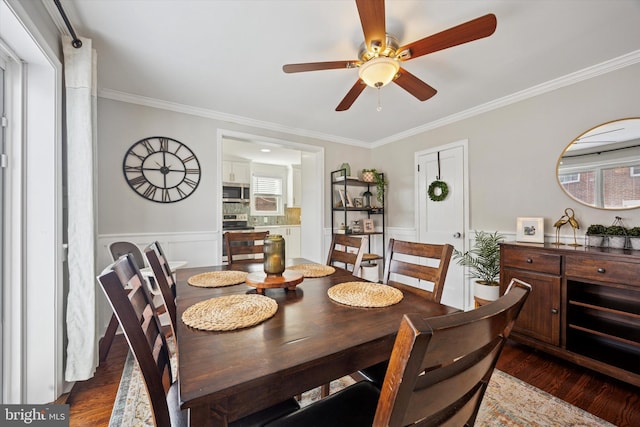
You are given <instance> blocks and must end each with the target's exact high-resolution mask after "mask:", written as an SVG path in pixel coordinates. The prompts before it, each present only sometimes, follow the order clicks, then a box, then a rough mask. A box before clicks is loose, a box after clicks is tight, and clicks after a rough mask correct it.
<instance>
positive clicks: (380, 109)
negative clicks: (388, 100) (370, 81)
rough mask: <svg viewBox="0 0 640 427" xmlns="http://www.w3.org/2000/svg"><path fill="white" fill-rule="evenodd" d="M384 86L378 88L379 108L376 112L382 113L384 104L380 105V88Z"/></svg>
mask: <svg viewBox="0 0 640 427" xmlns="http://www.w3.org/2000/svg"><path fill="white" fill-rule="evenodd" d="M381 87H382V86H378V107H376V111H378V112H380V111H382V104H381V103H380V88H381Z"/></svg>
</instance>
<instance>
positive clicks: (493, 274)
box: [453, 230, 504, 301]
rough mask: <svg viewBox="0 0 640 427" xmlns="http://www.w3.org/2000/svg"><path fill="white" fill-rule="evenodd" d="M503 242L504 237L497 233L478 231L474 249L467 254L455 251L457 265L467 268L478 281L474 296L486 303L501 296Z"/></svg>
mask: <svg viewBox="0 0 640 427" xmlns="http://www.w3.org/2000/svg"><path fill="white" fill-rule="evenodd" d="M502 241H504V236H503V235H501V234H499V233H498V232H497V231H496V232H494V233H487V232H485V231H477V230H476V232H475V241H474V244H473V248H471V249H470V250H468V251H466V252H461V251H459V250H457V249H454V251H453V259H455V260H457V264H458V265H461V266H463V267H467V268H468V275H469V277H470V278H472V279H477V280H476V281H475V289H474V295H475V296H477V297H479V298H481V299H483V300H486V301H493V300H496V299H498V296H499V295H500V286H499V285H500V283H498V276H499V275H500V243H501V242H502ZM487 288H491V289H487ZM485 292H486V293H485ZM492 298H493V299H492Z"/></svg>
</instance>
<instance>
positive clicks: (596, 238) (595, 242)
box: [585, 224, 607, 247]
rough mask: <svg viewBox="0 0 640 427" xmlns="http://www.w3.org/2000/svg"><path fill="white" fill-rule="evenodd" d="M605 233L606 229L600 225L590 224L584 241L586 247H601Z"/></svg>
mask: <svg viewBox="0 0 640 427" xmlns="http://www.w3.org/2000/svg"><path fill="white" fill-rule="evenodd" d="M606 233H607V227H605V226H604V225H602V224H591V225H590V226H589V227H588V228H587V232H586V234H585V240H586V245H587V246H596V247H599V246H602V244H603V241H604V236H605V234H606Z"/></svg>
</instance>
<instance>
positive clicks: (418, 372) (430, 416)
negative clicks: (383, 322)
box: [374, 279, 531, 426]
mask: <svg viewBox="0 0 640 427" xmlns="http://www.w3.org/2000/svg"><path fill="white" fill-rule="evenodd" d="M530 289H531V287H530V286H529V285H527V284H525V283H523V282H520V281H518V280H516V279H514V280H513V281H512V285H511V286H510V288H509V291H508V292H507V293H506V294H505V295H504V296H502V297H501V298H499V299H498V300H497V301H494V302H492V303H490V304H487V305H485V306H482V307H480V308H479V309H476V310H472V311H468V312H460V313H453V314H449V315H446V316H439V317H432V318H424V317H423V316H421V315H419V314H405V315H404V317H403V319H402V323H401V325H400V328H399V330H398V334H397V336H396V342H395V344H394V347H393V351H392V353H391V359H390V361H389V367H388V369H387V373H386V376H385V379H384V383H383V386H382V389H381V394H380V399H379V401H378V407H377V410H376V416H375V421H374V425H376V426H383V425H385V426H386V425H388V426H405V425H413V424H414V423H416V425H420V426H423V425H424V426H441V425H457V426H459V425H469V426H472V425H473V424H474V422H475V418H476V416H477V412H478V409H479V406H480V402H481V401H482V397H483V396H484V392H485V390H486V387H487V385H488V383H489V379H490V378H491V374H492V373H493V370H494V369H495V364H496V362H497V360H498V357H499V355H500V353H501V351H502V348H503V346H504V342H505V341H506V339H507V337H508V336H509V333H510V332H511V328H512V327H513V324H514V322H515V320H516V319H517V316H518V314H519V313H520V310H521V308H522V305H523V304H524V302H525V300H526V298H527V296H528V294H529V292H530Z"/></svg>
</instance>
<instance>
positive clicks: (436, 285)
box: [382, 239, 453, 302]
mask: <svg viewBox="0 0 640 427" xmlns="http://www.w3.org/2000/svg"><path fill="white" fill-rule="evenodd" d="M452 253H453V246H451V245H449V244H442V245H441V244H431V243H421V242H407V241H403V240H396V239H389V245H388V249H387V252H386V254H387V255H386V257H387V258H386V260H385V266H384V273H383V275H382V283H384V284H388V285H393V284H394V283H402V279H403V278H410V279H417V280H424V281H427V282H431V283H433V289H432V291H431V299H432V300H433V301H435V302H440V300H441V299H442V293H443V291H444V282H445V279H446V277H447V271H448V269H449V262H450V261H451V254H452ZM409 284H411V283H409Z"/></svg>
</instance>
